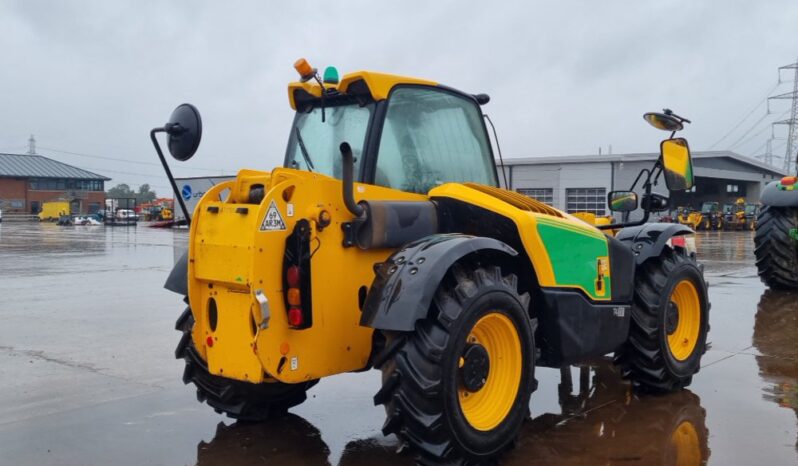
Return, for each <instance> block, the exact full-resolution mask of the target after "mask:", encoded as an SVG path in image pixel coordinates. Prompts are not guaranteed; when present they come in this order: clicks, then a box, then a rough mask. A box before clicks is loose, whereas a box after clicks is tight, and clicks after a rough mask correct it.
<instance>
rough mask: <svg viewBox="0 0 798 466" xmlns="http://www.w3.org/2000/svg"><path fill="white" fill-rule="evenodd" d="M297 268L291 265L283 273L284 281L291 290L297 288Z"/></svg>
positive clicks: (298, 276)
mask: <svg viewBox="0 0 798 466" xmlns="http://www.w3.org/2000/svg"><path fill="white" fill-rule="evenodd" d="M299 278H300V275H299V267H297V266H296V265H292V266H290V267H288V269H286V271H285V281H286V282H288V286H289V287H291V288H299Z"/></svg>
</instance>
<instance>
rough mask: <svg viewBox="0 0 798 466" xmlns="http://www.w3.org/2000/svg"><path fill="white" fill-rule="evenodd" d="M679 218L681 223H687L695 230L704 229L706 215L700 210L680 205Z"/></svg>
mask: <svg viewBox="0 0 798 466" xmlns="http://www.w3.org/2000/svg"><path fill="white" fill-rule="evenodd" d="M677 218H678V220H679V223H680V224H682V225H687V226H689V227H690V228H691V229H693V230H694V231H698V230H701V229H703V226H704V215H703V214H702V213H701V212H700V211H697V210H693V209H691V208H689V207H687V208H685V207H680V208H679V214H678V216H677Z"/></svg>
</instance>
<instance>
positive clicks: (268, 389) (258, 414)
mask: <svg viewBox="0 0 798 466" xmlns="http://www.w3.org/2000/svg"><path fill="white" fill-rule="evenodd" d="M193 327H194V316H193V315H192V314H191V308H186V310H185V311H184V312H183V314H181V315H180V317H179V318H178V319H177V322H176V323H175V329H176V330H179V331H181V332H183V336H182V337H181V338H180V343H178V345H177V348H176V349H175V357H176V358H177V359H181V358H182V359H183V360H184V361H185V362H186V368H185V371H184V372H183V383H185V384H188V383H193V384H194V385H195V386H196V387H197V400H199V401H200V402H203V401H204V402H206V403H208V405H209V406H210V407H212V408H213V409H214V410H215V411H216V412H217V413H220V414H226V415H227V416H229V417H231V418H233V419H239V420H242V421H263V420H266V419H270V418H273V417H275V416H280V415H283V414H285V413H286V411H288V408H292V407H294V406H296V405H298V404H300V403H302V402H303V401H305V399H307V396H306V394H305V392H307V390H308V389H310V387H312V386H314V385H316V384H317V383H318V382H319V381H318V380H311V381H310V382H303V383H298V384H287V383H282V382H272V383H265V382H264V383H259V384H253V383H248V382H241V381H238V380H232V379H227V378H224V377H219V376H217V375H213V374H211V373H210V372H208V365H207V364H206V363H205V361H204V360H203V359H202V357H201V356H200V354H199V352H197V349H196V348H195V347H194V341H193V339H192V338H191V329H192V328H193Z"/></svg>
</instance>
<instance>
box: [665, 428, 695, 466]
mask: <svg viewBox="0 0 798 466" xmlns="http://www.w3.org/2000/svg"><path fill="white" fill-rule="evenodd" d="M671 445H673V448H674V450H676V463H675V464H677V465H679V466H682V465H684V466H688V465H696V464H700V463H701V447H700V446H699V444H698V432H696V430H695V426H693V424H692V423H690V422H689V421H684V422H682V423H681V424H679V427H677V428H676V430H675V431H673V434H671Z"/></svg>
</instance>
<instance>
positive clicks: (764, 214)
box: [754, 206, 798, 289]
mask: <svg viewBox="0 0 798 466" xmlns="http://www.w3.org/2000/svg"><path fill="white" fill-rule="evenodd" d="M755 225H756V233H755V234H754V255H755V256H756V268H757V272H758V273H759V278H760V279H762V281H763V282H764V283H765V285H767V286H769V287H770V288H773V289H795V288H798V249H797V248H796V242H795V240H793V239H792V238H791V237H790V230H792V229H794V228H798V209H793V208H789V207H773V206H765V207H764V208H762V210H761V211H760V212H759V215H758V216H757V219H756V224H755Z"/></svg>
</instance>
